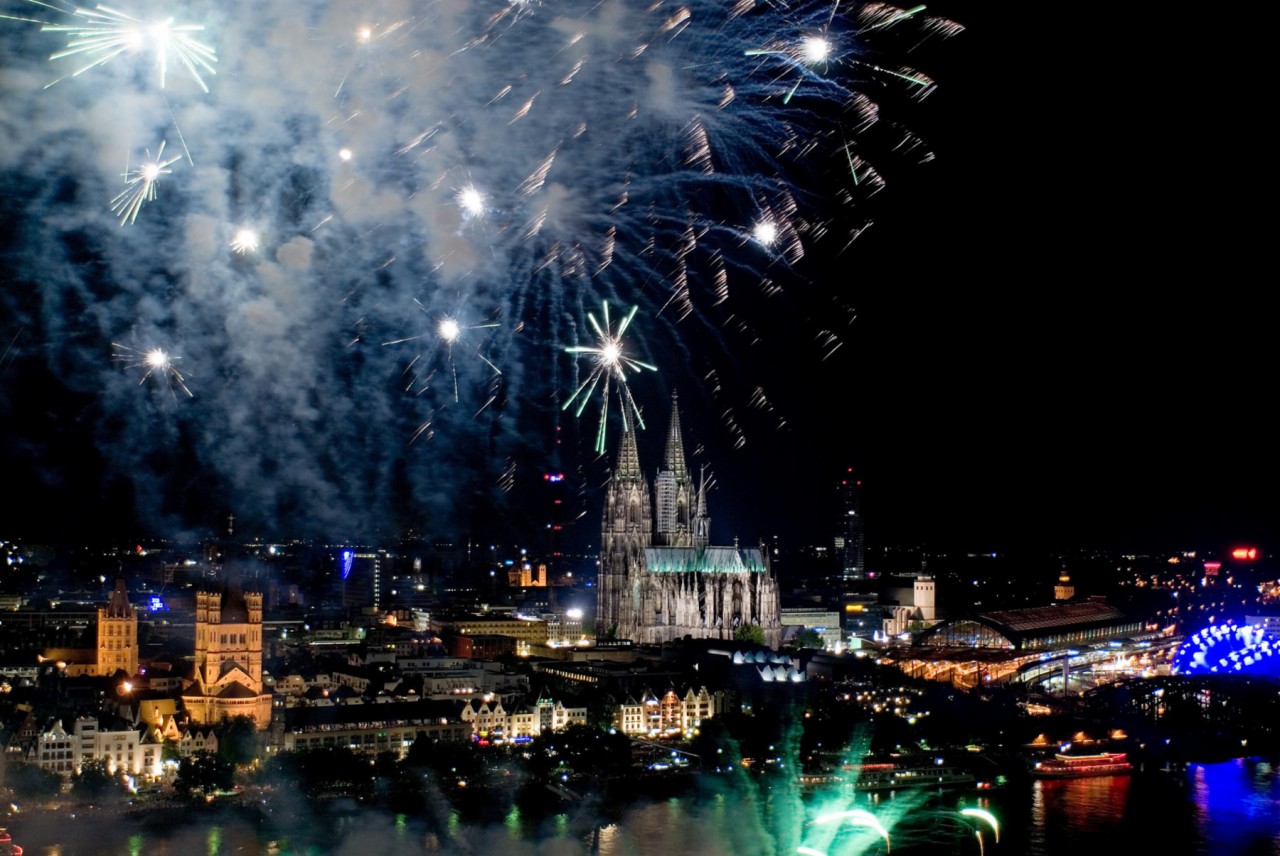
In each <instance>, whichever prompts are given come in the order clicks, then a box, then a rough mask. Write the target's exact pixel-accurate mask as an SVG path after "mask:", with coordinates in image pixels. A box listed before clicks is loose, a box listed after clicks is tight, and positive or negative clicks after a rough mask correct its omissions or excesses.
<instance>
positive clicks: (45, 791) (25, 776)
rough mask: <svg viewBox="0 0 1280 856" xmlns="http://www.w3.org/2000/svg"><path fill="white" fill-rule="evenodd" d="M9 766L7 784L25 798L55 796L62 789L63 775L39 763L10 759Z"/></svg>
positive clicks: (6, 775) (6, 776)
mask: <svg viewBox="0 0 1280 856" xmlns="http://www.w3.org/2000/svg"><path fill="white" fill-rule="evenodd" d="M8 766H9V769H8V770H6V771H5V779H6V781H5V784H7V785H8V786H9V787H10V788H12V789H13V792H14V793H15V794H17V795H18V796H20V797H22V798H24V799H37V800H38V799H46V798H48V797H55V796H57V795H58V793H59V792H60V791H61V790H62V777H61V776H59V775H58V774H57V773H54V772H50V771H49V770H46V769H44V768H43V767H41V766H39V765H38V764H27V763H23V762H21V761H17V762H14V761H10V762H8Z"/></svg>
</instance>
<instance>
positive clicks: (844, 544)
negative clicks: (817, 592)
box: [835, 467, 867, 580]
mask: <svg viewBox="0 0 1280 856" xmlns="http://www.w3.org/2000/svg"><path fill="white" fill-rule="evenodd" d="M838 487H839V490H840V520H839V521H838V523H837V526H836V537H835V554H836V557H837V559H838V560H839V562H840V576H841V577H843V578H844V579H846V580H860V579H863V578H864V577H866V575H867V566H866V551H865V545H864V543H863V534H862V479H859V478H855V477H854V474H853V467H849V469H847V470H846V471H845V473H844V476H843V477H842V478H841V479H840V484H839V486H838Z"/></svg>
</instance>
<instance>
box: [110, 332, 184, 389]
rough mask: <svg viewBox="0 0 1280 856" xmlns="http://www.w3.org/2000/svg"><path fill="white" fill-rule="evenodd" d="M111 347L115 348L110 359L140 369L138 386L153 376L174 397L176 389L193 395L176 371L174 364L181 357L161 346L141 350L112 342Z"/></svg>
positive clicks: (127, 367) (126, 366)
mask: <svg viewBox="0 0 1280 856" xmlns="http://www.w3.org/2000/svg"><path fill="white" fill-rule="evenodd" d="M111 347H113V348H114V349H115V353H114V354H113V355H112V359H114V360H117V361H118V362H121V363H123V364H124V367H125V368H126V369H142V378H141V380H139V381H138V385H139V386H141V385H142V384H144V383H146V382H147V381H148V380H151V379H153V378H154V379H155V380H156V381H158V382H160V383H163V384H164V385H165V386H166V387H168V389H169V392H170V393H172V394H173V395H174V397H175V398H176V397H177V392H176V390H179V389H180V390H182V391H183V392H184V393H186V394H187V397H188V398H192V397H194V396H193V395H192V392H191V390H190V389H189V388H187V379H186V378H185V377H183V375H182V372H180V371H178V367H177V365H176V363H177V361H178V360H180V359H181V357H175V356H173V355H172V354H169V353H168V352H167V351H165V350H164V349H163V348H148V349H146V350H145V351H141V350H137V349H136V348H131V347H129V346H128V345H121V344H119V343H118V342H112V343H111Z"/></svg>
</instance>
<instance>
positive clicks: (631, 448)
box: [596, 401, 782, 647]
mask: <svg viewBox="0 0 1280 856" xmlns="http://www.w3.org/2000/svg"><path fill="white" fill-rule="evenodd" d="M654 494H656V496H655V500H656V502H655V501H654V500H651V498H650V488H649V482H648V481H647V480H646V479H645V477H644V475H643V473H642V471H641V469H640V455H639V452H638V450H637V448H636V437H635V433H634V432H633V431H629V430H626V431H623V434H622V446H621V448H620V450H619V452H618V462H617V467H616V468H615V470H614V473H613V477H612V478H611V479H610V481H609V487H608V490H607V493H606V497H605V508H604V519H603V525H602V534H601V549H600V575H599V590H598V591H599V593H598V603H597V611H596V627H597V629H598V632H599V633H600V634H601V635H602V636H606V637H608V636H612V637H613V638H617V639H631V640H633V641H635V642H638V643H642V644H661V643H663V642H669V641H671V640H673V639H680V638H683V637H684V636H693V637H695V638H714V639H731V638H733V634H734V631H735V630H737V629H738V628H739V627H741V626H743V625H756V626H758V627H760V628H761V630H762V631H763V632H764V637H765V641H766V643H767V644H768V645H770V646H771V647H777V645H778V644H779V642H780V641H781V637H782V628H781V625H780V623H779V621H778V608H779V602H778V584H777V580H776V579H775V577H774V575H773V573H772V571H771V570H770V567H769V562H768V557H767V554H766V553H765V551H764V550H763V549H761V548H758V547H756V548H748V549H742V548H739V547H737V546H734V547H712V546H709V535H710V525H711V520H710V517H709V516H708V515H707V496H706V483H705V480H704V481H703V483H702V484H701V485H700V486H699V487H698V489H697V491H696V492H695V491H694V489H693V484H692V479H691V478H690V476H689V469H688V467H687V466H686V464H685V456H684V445H683V440H682V438H681V433H680V416H679V411H678V410H677V408H676V406H675V402H674V401H673V402H672V413H671V424H670V428H669V430H668V433H667V445H666V453H665V455H664V458H663V470H662V471H661V472H659V473H658V476H657V478H656V479H655V481H654Z"/></svg>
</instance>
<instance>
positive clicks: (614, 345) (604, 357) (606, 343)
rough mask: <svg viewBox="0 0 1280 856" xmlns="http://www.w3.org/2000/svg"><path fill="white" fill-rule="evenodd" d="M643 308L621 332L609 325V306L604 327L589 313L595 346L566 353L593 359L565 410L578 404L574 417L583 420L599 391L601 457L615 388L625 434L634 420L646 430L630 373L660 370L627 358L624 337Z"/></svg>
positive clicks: (629, 315)
mask: <svg viewBox="0 0 1280 856" xmlns="http://www.w3.org/2000/svg"><path fill="white" fill-rule="evenodd" d="M639 308H640V307H638V306H633V307H631V311H630V312H628V313H627V315H626V317H625V318H623V319H622V320H621V321H620V322H619V323H618V329H617V330H614V329H613V326H612V324H610V322H609V304H608V302H606V303H605V304H604V306H603V310H602V311H603V317H604V324H603V325H602V324H601V323H600V322H599V321H597V320H596V316H595V315H594V314H592V313H590V312H588V313H587V320H588V322H590V324H591V329H592V330H594V331H595V334H596V344H595V345H574V346H572V347H568V348H565V349H564V350H565V353H569V354H574V355H578V354H586V355H588V356H590V357H591V368H590V369H589V370H588V372H587V376H586V378H585V379H583V381H582V382H581V383H580V384H578V388H577V389H575V390H574V391H573V395H571V396H569V399H568V400H567V401H566V402H565V403H564V405H563V407H562V409H563V410H568V409H569V408H570V407H573V403H574V402H575V401H576V402H578V406H577V409H576V410H574V416H581V415H582V412H583V411H584V410H586V408H587V405H588V404H589V403H590V401H591V398H592V396H593V394H594V393H595V391H596V389H597V387H598V388H599V389H600V427H599V428H598V429H597V430H596V451H597V452H600V453H601V454H603V453H604V451H605V429H606V427H607V426H608V421H609V392H610V387H613V388H615V389H616V390H617V392H618V407H619V409H620V410H621V412H622V424H623V425H624V426H626V430H631V429H630V422H631V420H633V419H634V420H635V424H636V425H638V426H639V427H641V428H643V427H644V418H643V417H642V416H641V415H640V408H639V407H638V406H636V402H635V399H634V398H632V397H631V386H630V384H628V383H627V372H628V371H630V372H631V373H632V374H639V373H640V372H641V371H645V370H647V371H657V370H658V367H657V366H654V365H650V364H649V363H643V362H641V361H640V360H637V359H633V358H631V357H629V356H627V354H626V352H625V350H624V349H623V341H622V340H623V336H624V335H626V332H627V328H628V327H630V326H631V319H633V318H635V317H636V311H637V310H638V309H639Z"/></svg>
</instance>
